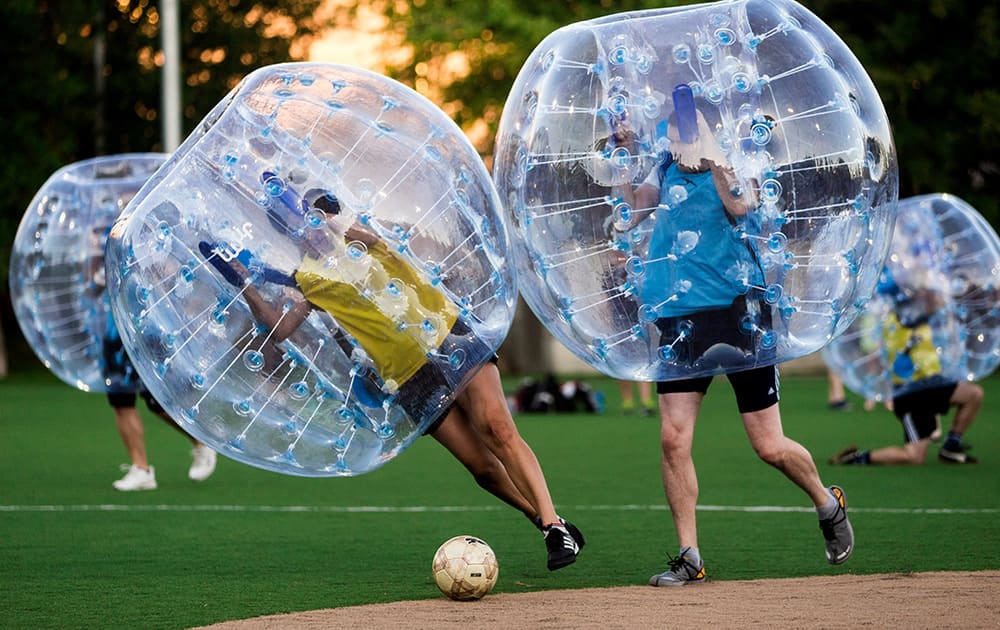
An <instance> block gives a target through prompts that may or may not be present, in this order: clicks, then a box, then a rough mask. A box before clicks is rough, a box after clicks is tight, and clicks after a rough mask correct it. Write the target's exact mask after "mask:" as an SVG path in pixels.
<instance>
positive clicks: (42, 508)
mask: <svg viewBox="0 0 1000 630" xmlns="http://www.w3.org/2000/svg"><path fill="white" fill-rule="evenodd" d="M506 509H508V508H507V507H506V506H501V505H496V506H488V505H402V506H390V505H384V506H383V505H127V504H116V503H105V504H96V505H0V512H306V513H310V512H317V513H334V514H351V513H364V512H371V513H380V512H382V513H415V512H416V513H419V512H430V513H434V512H495V511H500V510H506ZM562 509H566V510H567V511H569V510H572V511H574V512H576V511H588V510H589V511H595V512H614V511H618V512H666V511H667V506H666V505H636V504H632V505H573V506H565V507H564V508H562ZM698 510H699V511H703V512H814V511H815V510H814V509H813V508H811V507H786V506H780V505H699V506H698ZM848 512H850V513H851V514H1000V508H892V507H872V508H864V507H857V508H856V507H851V508H849V509H848Z"/></svg>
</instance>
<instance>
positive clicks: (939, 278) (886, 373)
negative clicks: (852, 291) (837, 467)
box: [822, 194, 1000, 400]
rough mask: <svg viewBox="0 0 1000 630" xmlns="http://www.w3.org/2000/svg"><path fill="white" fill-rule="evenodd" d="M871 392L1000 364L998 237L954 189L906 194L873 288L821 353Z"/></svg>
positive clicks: (909, 387) (969, 374)
mask: <svg viewBox="0 0 1000 630" xmlns="http://www.w3.org/2000/svg"><path fill="white" fill-rule="evenodd" d="M822 353H823V359H824V360H825V361H826V363H827V365H829V366H830V368H831V369H832V370H833V371H834V373H836V374H837V375H839V376H840V377H841V379H842V380H843V381H844V384H845V385H846V386H847V387H848V388H850V389H851V390H852V391H854V392H856V393H858V394H860V395H862V396H864V397H866V398H870V399H874V400H887V399H889V398H890V397H891V396H892V395H893V393H894V392H895V394H896V395H899V394H901V393H906V392H907V391H914V390H916V389H920V388H923V387H927V386H933V385H936V384H941V383H942V382H958V381H975V380H979V379H981V378H984V377H986V376H989V375H990V374H991V373H992V372H993V371H994V370H995V369H996V368H997V365H1000V238H998V237H997V233H996V232H995V231H994V230H993V228H992V227H991V226H990V225H989V224H988V223H987V222H986V220H985V219H984V218H983V217H982V215H980V214H979V212H977V211H976V209H975V208H973V207H972V206H970V205H969V204H967V203H966V202H964V201H962V200H961V199H959V198H958V197H955V196H954V195H948V194H934V195H923V196H919V197H911V198H908V199H903V200H900V202H899V206H898V216H897V218H896V229H895V232H894V234H893V237H892V246H891V248H890V250H889V256H888V258H887V259H886V263H885V267H884V268H883V270H882V273H881V275H880V278H879V283H878V287H877V288H876V291H875V294H874V295H873V296H872V299H871V301H870V302H868V304H867V306H866V308H865V310H864V311H863V312H862V314H861V315H860V316H859V317H858V318H857V319H856V320H855V321H854V323H853V324H851V326H850V327H848V329H847V330H846V331H845V332H844V333H843V334H841V335H840V336H838V337H837V338H836V339H834V340H833V341H832V342H831V343H830V345H829V346H827V347H825V348H824V349H823V351H822Z"/></svg>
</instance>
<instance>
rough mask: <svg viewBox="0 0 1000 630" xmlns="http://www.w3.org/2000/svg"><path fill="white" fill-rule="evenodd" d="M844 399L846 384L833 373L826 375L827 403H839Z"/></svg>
mask: <svg viewBox="0 0 1000 630" xmlns="http://www.w3.org/2000/svg"><path fill="white" fill-rule="evenodd" d="M842 400H845V398H844V383H843V382H842V381H841V380H840V378H839V377H838V376H837V375H836V374H834V373H833V372H832V371H830V370H827V373H826V402H828V403H830V404H834V403H839V402H841V401H842Z"/></svg>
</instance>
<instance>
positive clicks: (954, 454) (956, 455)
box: [938, 444, 979, 464]
mask: <svg viewBox="0 0 1000 630" xmlns="http://www.w3.org/2000/svg"><path fill="white" fill-rule="evenodd" d="M970 448H971V447H969V446H966V445H965V444H959V445H958V449H954V448H945V447H943V446H942V447H941V450H940V451H938V459H940V460H941V461H943V462H948V463H949V464H975V463H977V462H979V460H978V459H976V458H975V457H973V456H972V455H969V453H968V452H967V451H968V450H969V449H970Z"/></svg>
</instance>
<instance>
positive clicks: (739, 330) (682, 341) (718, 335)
mask: <svg viewBox="0 0 1000 630" xmlns="http://www.w3.org/2000/svg"><path fill="white" fill-rule="evenodd" d="M748 316H749V317H750V319H751V320H752V321H753V322H754V324H755V325H756V326H757V328H761V329H768V328H770V327H771V308H770V307H769V306H767V305H766V304H762V302H761V301H760V300H749V301H748V300H747V298H746V296H744V295H740V296H738V297H737V298H736V299H735V300H733V303H732V304H730V305H729V306H727V307H725V308H716V309H708V310H704V311H697V312H694V313H689V314H687V315H679V316H677V317H661V318H659V319H657V320H656V327H657V328H658V329H659V331H660V344H661V345H669V346H671V347H672V348H673V350H674V352H675V353H676V354H677V358H676V359H674V361H675V362H676V363H677V364H679V365H687V366H691V365H694V364H695V362H696V361H697V360H698V359H699V358H701V356H702V355H704V354H705V352H707V351H708V349H709V348H711V347H712V346H714V345H716V344H718V343H724V344H728V345H730V346H733V347H734V348H738V349H740V350H742V351H743V352H745V353H747V354H751V355H754V356H756V358H757V361H758V363H767V362H770V361H769V358H770V357H769V356H768V354H767V353H771V354H773V350H767V349H763V348H760V347H759V344H758V343H757V338H758V336H759V333H758V331H757V330H754V329H750V330H747V329H746V326H745V320H746V319H747V317H748ZM682 337H683V338H682Z"/></svg>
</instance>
